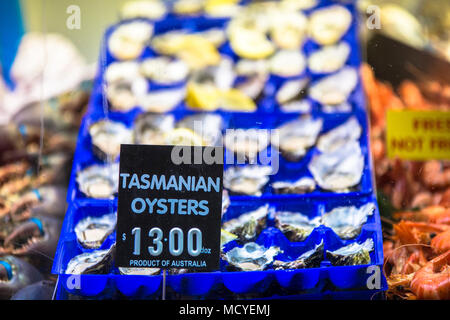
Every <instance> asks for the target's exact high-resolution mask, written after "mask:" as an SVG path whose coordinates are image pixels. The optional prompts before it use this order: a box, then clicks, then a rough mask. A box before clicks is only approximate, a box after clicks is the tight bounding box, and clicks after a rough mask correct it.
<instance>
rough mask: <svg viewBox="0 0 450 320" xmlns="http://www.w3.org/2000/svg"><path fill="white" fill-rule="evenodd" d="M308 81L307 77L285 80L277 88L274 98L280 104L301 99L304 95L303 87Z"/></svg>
mask: <svg viewBox="0 0 450 320" xmlns="http://www.w3.org/2000/svg"><path fill="white" fill-rule="evenodd" d="M308 83H309V79H307V78H303V79H300V80H289V81H286V82H285V83H284V84H283V85H282V86H281V87H280V89H278V91H277V93H276V95H275V99H276V100H277V102H278V103H279V104H280V105H283V104H287V103H289V102H292V101H294V100H297V99H301V98H303V96H305V95H306V90H305V88H306V86H307V85H308Z"/></svg>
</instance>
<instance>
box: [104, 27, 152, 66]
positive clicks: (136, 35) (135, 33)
mask: <svg viewBox="0 0 450 320" xmlns="http://www.w3.org/2000/svg"><path fill="white" fill-rule="evenodd" d="M152 34H153V25H152V24H150V23H148V22H144V21H132V22H127V23H123V24H121V25H120V26H119V27H118V28H117V29H116V30H114V32H113V33H112V34H111V36H110V37H109V39H108V48H109V51H110V52H111V54H112V55H113V56H114V57H115V58H117V59H119V60H133V59H136V58H138V57H139V56H140V55H141V54H142V52H143V51H144V48H145V45H146V43H147V41H149V40H150V37H151V36H152Z"/></svg>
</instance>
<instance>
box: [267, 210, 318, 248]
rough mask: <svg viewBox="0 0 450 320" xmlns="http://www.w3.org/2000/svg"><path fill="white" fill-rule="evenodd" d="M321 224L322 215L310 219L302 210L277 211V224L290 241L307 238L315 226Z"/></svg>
mask: <svg viewBox="0 0 450 320" xmlns="http://www.w3.org/2000/svg"><path fill="white" fill-rule="evenodd" d="M319 225H320V217H315V218H313V219H310V218H309V217H307V216H305V215H303V214H301V213H300V212H289V211H280V212H277V213H275V226H276V227H277V228H278V229H280V230H281V232H283V233H284V235H285V236H286V237H287V238H288V239H289V241H293V242H298V241H303V240H305V239H306V238H307V237H308V236H309V235H310V234H311V232H312V231H313V230H314V228H316V227H318V226H319Z"/></svg>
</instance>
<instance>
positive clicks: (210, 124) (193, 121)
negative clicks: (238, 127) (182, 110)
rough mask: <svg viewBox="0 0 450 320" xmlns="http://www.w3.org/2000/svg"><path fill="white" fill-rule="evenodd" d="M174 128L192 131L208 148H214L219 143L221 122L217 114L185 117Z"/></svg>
mask: <svg viewBox="0 0 450 320" xmlns="http://www.w3.org/2000/svg"><path fill="white" fill-rule="evenodd" d="M176 127H177V128H186V129H190V130H192V131H194V132H195V133H196V134H198V135H199V136H200V137H202V140H203V141H204V142H205V144H206V145H208V146H216V145H218V144H220V143H221V138H222V127H223V121H222V117H221V116H219V115H217V114H195V115H192V116H187V117H185V118H183V119H182V120H181V121H179V122H178V123H177V125H176Z"/></svg>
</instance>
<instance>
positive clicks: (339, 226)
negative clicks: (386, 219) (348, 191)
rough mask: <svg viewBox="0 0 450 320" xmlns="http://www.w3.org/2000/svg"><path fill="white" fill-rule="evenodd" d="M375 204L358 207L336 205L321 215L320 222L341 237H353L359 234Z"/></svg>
mask: <svg viewBox="0 0 450 320" xmlns="http://www.w3.org/2000/svg"><path fill="white" fill-rule="evenodd" d="M374 210H375V205H374V204H373V203H367V204H365V205H363V206H361V207H360V208H356V207H354V206H351V207H338V208H334V209H333V210H331V211H330V212H328V213H326V214H324V215H323V216H322V224H323V225H324V226H326V227H329V228H331V229H333V231H334V232H335V233H336V234H337V235H338V236H339V237H340V238H341V239H353V238H355V237H356V236H358V235H359V233H360V232H361V228H362V226H363V224H364V223H366V221H367V218H368V217H369V216H371V215H372V214H373V212H374Z"/></svg>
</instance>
